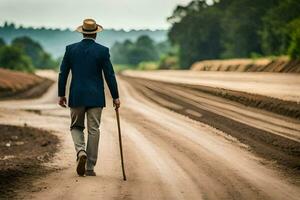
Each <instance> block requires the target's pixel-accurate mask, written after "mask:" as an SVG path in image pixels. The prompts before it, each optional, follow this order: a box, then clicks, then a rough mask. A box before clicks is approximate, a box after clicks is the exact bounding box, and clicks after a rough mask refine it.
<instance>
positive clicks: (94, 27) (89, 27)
mask: <svg viewBox="0 0 300 200" xmlns="http://www.w3.org/2000/svg"><path fill="white" fill-rule="evenodd" d="M102 30H103V27H102V26H100V25H99V24H97V23H96V21H95V20H93V19H85V20H83V24H82V25H81V26H78V28H77V29H76V31H78V32H79V33H84V34H94V33H98V32H101V31H102Z"/></svg>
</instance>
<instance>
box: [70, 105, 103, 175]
mask: <svg viewBox="0 0 300 200" xmlns="http://www.w3.org/2000/svg"><path fill="white" fill-rule="evenodd" d="M101 113H102V108H101V107H94V108H86V107H76V108H71V127H70V129H71V134H72V138H73V142H74V145H75V150H76V152H77V154H78V152H79V151H82V150H83V151H86V153H87V164H86V169H87V170H93V169H94V166H95V165H96V162H97V157H98V146H99V138H100V131H99V126H100V121H101ZM85 114H86V116H87V130H88V139H87V147H86V148H85V140H84V133H83V130H84V128H85V127H84V119H85Z"/></svg>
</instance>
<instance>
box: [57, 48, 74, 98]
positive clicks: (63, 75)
mask: <svg viewBox="0 0 300 200" xmlns="http://www.w3.org/2000/svg"><path fill="white" fill-rule="evenodd" d="M70 68H71V67H70V62H69V58H68V47H66V51H65V55H64V57H63V60H62V63H61V65H60V71H59V75H58V96H59V97H63V96H65V95H66V84H67V79H68V75H69V72H70Z"/></svg>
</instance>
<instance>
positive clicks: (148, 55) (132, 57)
mask: <svg viewBox="0 0 300 200" xmlns="http://www.w3.org/2000/svg"><path fill="white" fill-rule="evenodd" d="M111 52H112V61H113V62H114V63H116V64H128V65H135V66H136V65H138V64H139V63H140V62H144V61H157V60H158V59H159V55H158V52H157V48H156V46H155V43H154V41H153V40H152V39H151V38H150V37H149V36H146V35H142V36H140V37H139V38H138V39H137V41H136V42H131V41H130V40H125V41H124V42H123V43H120V42H116V43H115V44H114V46H113V47H112V49H111Z"/></svg>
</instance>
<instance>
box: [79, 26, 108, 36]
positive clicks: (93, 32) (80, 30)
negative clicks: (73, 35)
mask: <svg viewBox="0 0 300 200" xmlns="http://www.w3.org/2000/svg"><path fill="white" fill-rule="evenodd" d="M76 31H77V32H79V33H84V34H95V33H98V32H101V31H103V27H102V26H101V25H99V24H97V29H96V30H95V31H84V30H83V27H82V25H81V26H78V27H77V29H76Z"/></svg>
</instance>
